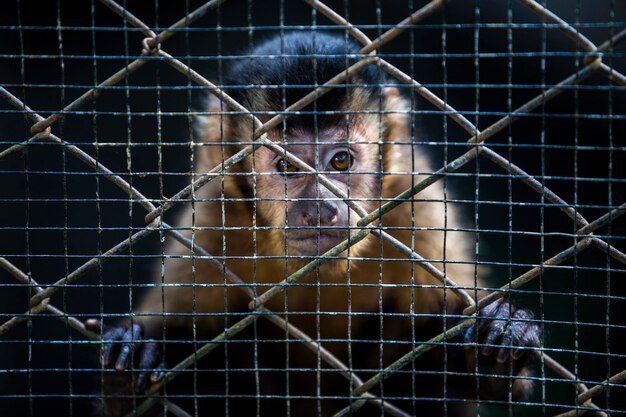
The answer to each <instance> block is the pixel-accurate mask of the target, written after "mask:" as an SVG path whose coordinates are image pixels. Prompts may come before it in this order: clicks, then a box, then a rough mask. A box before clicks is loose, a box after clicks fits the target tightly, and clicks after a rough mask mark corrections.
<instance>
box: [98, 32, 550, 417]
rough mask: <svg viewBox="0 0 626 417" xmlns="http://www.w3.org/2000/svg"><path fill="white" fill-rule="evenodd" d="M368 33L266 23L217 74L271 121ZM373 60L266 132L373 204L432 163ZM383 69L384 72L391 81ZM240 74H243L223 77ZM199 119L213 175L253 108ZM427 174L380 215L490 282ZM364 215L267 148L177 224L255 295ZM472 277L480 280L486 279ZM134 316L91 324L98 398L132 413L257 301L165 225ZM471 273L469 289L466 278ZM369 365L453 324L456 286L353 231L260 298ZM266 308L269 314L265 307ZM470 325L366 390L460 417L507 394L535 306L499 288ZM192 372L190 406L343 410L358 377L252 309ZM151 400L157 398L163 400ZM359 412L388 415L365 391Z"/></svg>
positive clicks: (202, 158) (520, 382)
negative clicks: (424, 183)
mask: <svg viewBox="0 0 626 417" xmlns="http://www.w3.org/2000/svg"><path fill="white" fill-rule="evenodd" d="M358 51H359V46H358V45H357V44H356V43H353V42H352V41H351V40H348V39H346V38H345V37H344V36H343V35H331V34H325V33H320V32H316V33H311V32H307V33H300V32H298V33H291V34H286V35H284V36H281V37H274V38H270V39H268V40H267V41H265V42H263V43H261V44H259V45H258V46H256V47H254V48H253V49H252V50H250V51H248V53H247V55H248V56H250V58H245V59H242V60H241V61H238V62H237V63H234V64H233V65H231V66H230V68H229V71H228V74H229V77H228V79H227V80H225V84H226V86H225V88H224V90H225V91H226V92H227V93H228V94H229V95H230V96H231V97H233V98H234V99H235V100H237V101H238V102H239V103H240V104H242V105H243V106H244V107H245V108H247V109H249V110H250V111H251V112H252V113H254V114H255V116H257V117H258V118H259V119H260V120H261V121H262V122H265V121H267V120H269V119H270V118H271V117H272V116H273V115H275V114H277V113H280V112H281V111H284V110H285V108H287V107H288V106H289V105H291V104H293V103H294V102H296V101H297V100H298V99H300V98H301V97H303V96H304V95H306V94H307V93H309V92H310V91H311V90H312V89H313V88H314V86H316V85H319V84H323V83H324V82H326V81H327V80H329V79H331V78H332V77H334V76H335V75H337V74H339V73H341V72H342V71H345V70H346V68H348V67H349V66H350V65H351V64H353V63H355V62H356V60H357V56H358ZM385 82H386V78H385V76H384V75H383V74H382V71H381V70H380V69H379V68H377V66H376V65H375V64H372V65H369V66H366V67H364V68H363V69H362V70H360V71H359V72H358V73H356V74H353V75H351V76H350V77H348V79H347V80H346V82H345V84H342V85H340V86H338V87H336V88H333V89H332V90H330V91H328V92H326V93H325V94H324V95H322V96H320V97H319V98H318V99H317V100H316V101H315V102H314V103H312V104H310V105H309V106H308V107H306V108H304V109H303V110H302V111H300V112H297V113H295V114H291V115H289V117H288V118H287V119H286V121H285V122H284V123H283V124H281V125H280V126H278V127H276V128H275V129H273V130H270V131H269V132H267V135H268V138H269V139H271V140H273V141H275V142H276V143H278V144H280V145H281V146H283V147H284V148H285V149H286V150H287V151H288V152H290V153H292V154H293V155H295V156H297V157H298V158H300V159H301V160H302V161H304V162H306V163H307V164H308V165H309V166H311V167H314V168H315V169H316V170H317V172H320V173H322V174H323V175H325V176H326V178H328V179H329V180H330V181H331V182H332V183H333V184H334V185H335V186H336V187H338V188H339V189H341V190H343V191H344V192H345V193H346V194H347V195H348V196H349V198H350V199H353V200H354V201H357V202H358V204H360V205H361V206H363V207H364V208H365V209H366V210H367V211H368V212H371V211H374V210H376V209H378V208H379V207H380V206H381V204H383V203H384V202H385V201H387V199H391V198H394V197H396V196H397V195H399V194H400V193H401V192H403V191H405V190H406V189H407V188H409V187H411V186H412V185H414V184H416V183H417V182H419V181H420V180H422V179H423V178H424V177H425V176H426V175H428V173H430V172H433V168H432V166H431V162H430V160H429V157H428V156H427V154H426V153H425V151H424V150H423V149H421V148H419V147H417V146H415V145H414V144H413V135H412V129H411V128H410V126H411V114H410V110H411V107H410V105H409V103H408V101H407V99H405V98H404V97H402V95H401V94H400V93H399V91H398V90H397V89H396V88H394V87H383V86H381V84H383V85H384V83H385ZM387 82H388V81H387ZM234 86H244V88H229V87H234ZM207 106H208V108H207V109H206V110H207V113H208V116H206V117H204V120H202V122H201V123H200V125H199V129H200V131H201V134H200V135H199V140H198V144H197V145H198V146H197V153H196V159H195V161H194V166H195V171H196V173H198V174H202V173H206V172H208V171H209V170H211V169H212V168H214V167H215V166H217V165H219V164H221V163H222V162H223V161H224V160H226V159H227V158H229V157H231V156H232V155H234V154H236V153H237V152H238V151H239V150H241V149H242V148H243V147H245V146H246V145H248V144H250V142H251V141H252V140H253V139H254V124H253V122H252V120H251V117H250V115H246V114H241V113H240V112H239V113H237V112H229V111H228V109H227V108H226V107H225V106H224V105H220V101H219V100H217V99H209V101H208V104H207ZM445 198H446V194H444V189H443V187H442V185H441V183H440V182H439V183H435V184H434V185H431V186H429V187H428V188H426V189H425V190H424V191H421V192H420V193H419V194H417V195H416V196H414V197H413V198H410V199H409V200H408V201H406V202H403V203H402V204H400V205H399V206H398V207H396V208H394V209H393V210H391V211H390V212H389V213H388V214H386V215H384V216H383V217H382V219H381V220H380V221H379V222H378V223H377V224H376V225H375V226H376V227H380V228H382V229H384V230H385V231H386V232H387V233H389V234H390V235H391V236H393V237H395V238H396V239H398V240H399V241H401V242H403V243H404V244H405V245H407V246H408V247H410V248H412V249H413V250H414V251H415V252H416V253H418V254H419V255H421V256H422V257H424V258H425V259H426V260H427V261H429V262H431V263H432V264H433V265H434V266H436V267H437V268H439V269H441V270H442V271H444V272H445V274H446V275H447V276H449V277H450V278H451V279H453V280H454V281H455V282H456V283H457V284H459V285H461V286H463V287H466V288H468V291H469V292H470V293H471V294H472V295H474V296H477V295H479V292H478V291H479V290H478V289H480V287H482V286H483V284H482V281H481V280H480V276H479V275H480V274H479V273H478V271H477V270H476V266H475V264H474V263H472V262H471V261H472V259H473V258H472V256H471V255H470V251H469V249H470V248H471V246H472V242H473V241H474V239H475V237H474V236H473V235H472V234H470V233H468V232H462V231H458V229H459V228H461V227H462V225H461V223H460V221H459V215H458V214H457V212H456V210H455V207H454V206H453V205H451V204H446V203H445ZM359 219H360V217H359V216H358V215H357V214H356V213H355V212H354V211H352V210H351V209H349V207H348V205H347V204H346V203H345V202H344V201H342V200H341V199H340V198H338V197H336V196H335V195H334V194H332V193H331V192H330V191H328V190H327V189H326V188H325V187H323V186H321V185H320V184H319V182H318V181H317V178H316V175H315V174H311V173H307V172H303V171H302V170H299V169H298V168H297V167H296V166H295V165H293V164H292V163H290V162H289V161H287V159H286V158H285V156H284V155H279V154H276V153H274V152H272V151H271V150H269V149H267V148H265V147H260V148H259V149H258V150H257V151H256V152H255V153H254V154H253V155H252V156H250V157H248V158H246V159H244V160H243V161H242V162H240V163H239V164H237V165H235V166H233V167H232V168H231V169H229V170H228V171H226V172H224V175H223V176H221V177H219V178H216V179H214V180H213V181H211V182H210V183H209V184H207V185H206V186H204V187H202V188H200V189H199V190H196V191H195V194H194V198H193V202H192V203H190V204H188V205H187V207H186V208H185V211H184V213H183V214H182V215H181V216H180V217H179V218H178V221H177V224H176V225H177V226H178V227H180V228H185V235H186V236H187V237H189V238H190V239H193V242H194V245H195V246H199V247H202V248H204V249H205V250H206V251H208V252H209V253H210V254H211V255H212V256H215V257H216V258H217V259H219V260H220V262H222V261H223V263H222V265H223V266H224V267H226V268H228V269H229V270H231V271H232V272H234V273H235V274H236V275H237V276H238V277H240V278H241V279H242V280H243V281H244V282H245V283H247V284H248V287H247V288H252V289H253V291H254V293H255V294H256V295H257V296H258V295H260V294H262V293H263V292H265V291H267V290H268V289H269V288H271V287H272V286H273V285H275V284H277V283H279V282H281V281H282V280H284V279H285V278H286V277H287V276H289V275H290V274H292V273H293V272H295V271H297V270H298V269H299V268H301V267H302V266H304V265H306V264H307V263H308V262H310V261H312V260H313V259H315V258H317V257H319V256H321V255H323V254H324V253H325V252H326V251H328V250H329V249H331V248H332V247H334V246H335V245H337V244H339V243H341V242H342V241H345V240H346V239H348V238H349V237H350V236H354V234H355V233H357V231H358V230H359V228H357V227H356V225H357V221H358V220H359ZM476 277H478V278H476ZM153 282H154V286H152V287H150V288H149V289H148V290H147V293H146V294H145V295H144V296H143V297H142V299H141V301H140V303H139V305H138V307H137V308H136V310H135V311H134V312H133V317H132V320H127V321H124V322H122V323H117V324H112V323H106V324H103V323H101V322H100V321H99V320H95V319H94V320H89V321H88V327H89V328H91V329H93V330H96V331H99V332H102V338H103V340H105V341H107V343H104V344H102V349H101V352H100V360H101V362H102V366H103V367H104V368H106V369H105V372H104V373H103V375H102V380H103V387H102V391H101V393H102V398H103V399H102V401H101V402H102V405H103V407H102V410H100V412H101V413H102V414H105V415H108V416H118V415H124V414H125V413H127V412H129V411H132V409H133V407H136V406H137V405H138V404H140V403H141V402H142V401H143V399H144V398H145V394H144V392H145V390H146V388H148V387H149V386H150V385H151V384H154V383H156V382H158V381H159V379H160V378H162V375H163V373H164V370H165V369H167V366H166V365H164V364H165V363H167V364H168V365H169V366H172V365H174V364H176V363H178V361H179V360H180V359H181V358H184V357H185V356H186V355H189V354H191V353H193V351H194V349H197V348H198V347H199V346H201V345H202V344H204V343H206V342H207V341H210V340H211V339H212V338H214V337H215V336H217V335H219V334H220V333H222V332H224V331H225V329H227V328H228V327H229V326H231V325H232V324H234V323H236V322H238V321H239V320H241V319H242V318H243V317H245V316H246V315H248V314H250V313H251V311H250V309H249V306H248V305H249V303H250V301H251V298H250V296H249V295H248V294H247V293H246V292H245V291H244V290H245V288H242V285H235V284H232V283H231V282H230V281H229V280H228V278H227V277H226V276H225V272H224V269H223V268H218V267H216V264H215V263H214V262H210V261H209V260H207V259H206V257H201V256H192V253H191V251H190V249H188V248H187V247H186V246H184V245H182V244H181V243H179V242H177V241H174V240H170V241H169V242H168V243H167V245H166V248H165V250H164V256H163V258H162V261H161V262H159V264H158V265H157V267H156V273H155V274H154V280H153ZM474 289H477V290H474ZM265 306H266V307H267V308H268V309H269V310H271V311H272V312H274V313H276V314H278V315H280V316H281V317H282V318H284V319H286V320H287V322H288V323H289V324H290V325H294V326H296V327H297V328H298V329H300V330H301V331H303V332H304V333H306V335H307V336H308V337H309V338H310V340H314V341H319V342H320V344H321V346H322V347H323V348H325V349H327V350H328V351H330V352H331V353H332V354H333V355H335V356H336V357H337V358H338V359H339V360H341V361H342V362H343V363H344V364H345V365H346V366H348V367H349V368H350V369H352V370H354V372H355V375H357V376H358V377H360V378H361V379H363V380H365V379H367V378H370V377H371V376H373V375H375V374H376V373H378V372H380V371H381V370H382V369H384V368H385V367H386V366H388V365H389V364H391V363H393V362H394V361H395V360H397V359H398V358H400V357H401V356H402V355H404V354H406V353H408V352H410V351H411V349H413V348H415V347H416V346H417V345H419V344H422V343H424V342H426V341H428V340H429V339H430V338H432V337H433V336H436V335H438V334H440V333H442V332H443V331H444V330H445V329H449V328H451V327H452V326H454V325H455V324H458V323H459V322H460V321H461V320H462V319H463V316H462V311H463V308H464V307H466V306H465V305H464V304H463V302H462V301H461V299H460V298H459V297H458V296H457V295H456V294H455V293H454V292H452V291H450V290H449V289H448V290H446V289H444V288H443V286H442V285H441V284H440V283H439V281H437V280H436V279H435V278H433V277H432V276H431V275H430V274H429V273H428V272H426V271H425V270H424V269H422V268H421V267H420V266H419V264H418V262H416V260H415V259H413V260H410V259H408V257H407V256H406V255H405V254H403V253H401V252H400V251H399V250H398V249H396V248H394V247H393V246H391V245H390V244H388V243H387V242H384V241H381V240H380V239H379V238H377V237H375V236H372V235H370V236H368V237H367V238H365V239H363V240H361V241H360V242H358V243H355V244H353V245H351V246H350V247H349V249H348V250H346V251H344V252H343V253H341V254H340V255H339V256H337V257H335V258H333V259H331V260H328V261H326V262H324V263H322V264H321V265H320V266H319V267H318V268H314V269H313V270H312V271H311V272H310V273H309V274H308V276H306V277H305V278H303V279H302V280H300V281H298V283H297V284H292V285H289V286H287V287H286V288H285V291H284V292H282V293H280V294H279V295H278V296H275V297H274V298H272V299H271V300H270V301H269V302H267V303H266V305H265ZM255 314H259V313H255ZM478 316H479V319H478V321H477V323H476V324H475V325H474V326H473V327H471V328H470V329H469V330H468V331H467V333H466V334H465V336H461V337H458V338H453V339H451V340H448V342H447V343H446V344H445V346H438V347H436V348H434V349H432V350H431V351H429V352H427V353H425V354H423V355H421V356H419V357H418V358H417V359H416V360H414V361H413V362H412V363H411V364H410V365H408V366H406V367H405V368H404V369H401V370H399V371H396V372H395V373H394V374H393V375H390V376H389V378H387V379H385V380H384V381H383V382H381V383H380V384H378V385H376V386H375V387H374V388H373V389H372V390H371V391H370V393H371V394H373V395H375V396H378V397H379V398H383V399H384V400H385V401H388V402H389V403H391V404H393V405H394V406H396V407H398V408H401V409H403V410H404V411H405V412H406V413H408V414H413V415H415V414H419V415H428V416H436V415H449V416H457V415H461V416H466V415H475V414H477V405H478V404H479V403H483V402H491V403H495V404H501V405H503V404H504V405H506V404H510V402H512V401H513V402H515V401H519V400H524V399H525V398H527V396H528V395H529V392H530V390H531V383H530V381H529V379H528V378H527V377H528V376H529V375H531V365H532V363H531V362H532V360H531V359H532V357H533V356H534V355H533V352H532V350H533V348H536V347H538V346H539V343H540V331H539V328H538V326H537V325H536V324H534V323H533V322H532V320H531V319H532V314H531V313H530V312H529V311H527V310H525V309H521V308H518V307H516V306H514V305H513V304H512V303H511V302H509V301H508V300H507V299H502V300H499V301H496V302H494V303H493V304H490V305H488V306H487V307H485V308H484V309H482V310H481V311H480V312H479V314H478ZM191 371H192V372H182V374H181V375H179V376H178V377H177V378H175V379H173V380H172V381H170V382H168V383H167V384H166V387H165V394H166V395H167V396H168V399H170V400H172V403H174V404H176V405H178V406H181V407H182V408H185V409H186V410H187V411H188V412H190V413H192V414H194V415H225V414H229V415H236V416H239V415H253V414H256V415H270V416H277V415H286V414H291V415H297V416H308V415H311V416H313V415H322V416H326V415H333V414H334V413H336V412H337V411H339V410H341V409H343V408H344V407H346V406H349V405H350V404H351V403H353V402H354V401H355V399H356V398H357V397H354V396H351V391H352V390H353V389H354V386H353V385H351V383H350V381H348V380H347V379H346V378H345V377H343V376H342V375H341V374H340V372H338V371H337V370H335V369H334V368H332V367H330V366H328V365H326V364H325V362H324V361H323V360H322V359H321V358H320V355H319V353H315V352H312V351H311V349H310V348H307V347H306V346H304V343H303V342H302V341H301V340H299V339H296V338H294V337H292V336H290V335H288V332H287V330H286V327H284V326H282V327H279V326H276V324H275V323H271V322H270V321H268V320H266V319H265V318H263V317H259V318H258V319H257V320H256V321H255V322H254V324H252V325H250V326H249V327H248V328H247V329H246V330H244V331H243V332H241V333H239V334H237V335H236V336H235V337H233V338H231V339H229V340H228V341H227V342H222V346H220V347H218V348H217V349H216V350H215V351H213V352H211V353H210V354H208V355H207V356H206V357H205V358H204V359H203V360H201V361H200V362H199V363H198V365H197V366H196V367H195V368H194V367H192V368H191ZM152 412H157V413H163V406H162V405H157V406H155V407H153V410H152ZM358 414H359V415H367V414H374V415H380V414H381V409H380V408H379V407H377V406H372V405H370V404H366V405H365V406H364V407H363V408H362V409H361V410H359V411H358Z"/></svg>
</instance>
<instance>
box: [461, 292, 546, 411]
mask: <svg viewBox="0 0 626 417" xmlns="http://www.w3.org/2000/svg"><path fill="white" fill-rule="evenodd" d="M532 318H533V314H532V313H531V312H530V311H529V310H525V309H522V308H517V307H515V306H514V305H513V304H511V303H510V302H508V301H507V300H505V299H500V300H498V301H495V302H493V303H491V304H489V305H488V306H486V307H485V308H483V309H482V310H480V311H479V314H478V320H477V322H476V324H475V325H474V326H472V327H470V328H469V330H468V331H467V332H466V333H465V343H466V348H465V356H466V361H467V366H468V370H469V371H471V372H478V373H479V374H480V375H481V377H480V389H479V394H480V396H481V397H482V398H485V399H494V400H506V399H507V398H508V393H509V389H510V390H511V393H512V396H513V398H514V399H518V400H519V399H523V398H526V397H527V396H528V395H529V394H530V391H531V388H532V382H531V381H530V380H529V379H527V378H526V377H528V376H529V375H530V374H531V363H532V359H533V357H534V355H533V352H532V349H533V348H537V347H539V346H540V335H541V331H540V329H539V327H538V326H537V325H536V324H535V323H532Z"/></svg>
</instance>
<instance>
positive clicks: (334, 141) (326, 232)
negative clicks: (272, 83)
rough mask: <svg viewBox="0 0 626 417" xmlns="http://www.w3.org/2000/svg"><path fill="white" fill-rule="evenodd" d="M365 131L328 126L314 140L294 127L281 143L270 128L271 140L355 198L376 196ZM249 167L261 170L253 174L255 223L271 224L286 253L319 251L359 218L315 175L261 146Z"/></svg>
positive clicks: (374, 157) (373, 158)
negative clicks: (320, 182) (255, 200)
mask: <svg viewBox="0 0 626 417" xmlns="http://www.w3.org/2000/svg"><path fill="white" fill-rule="evenodd" d="M353 126H354V125H353ZM367 131H372V129H368V130H367ZM365 132H366V130H364V129H359V128H355V129H352V130H351V131H350V132H349V134H348V133H347V132H346V130H345V129H338V128H333V129H326V130H321V131H319V132H318V133H317V138H316V135H315V134H311V133H310V132H305V131H300V132H298V131H295V132H293V133H292V134H291V135H289V137H287V138H286V143H285V139H283V138H282V137H276V136H277V133H275V132H274V133H272V134H270V138H272V139H273V140H274V141H276V142H279V143H280V142H282V143H283V145H284V146H285V148H286V150H287V151H288V152H290V153H292V154H293V155H295V156H297V157H298V158H300V159H301V160H303V161H304V162H306V163H307V164H308V165H309V166H311V167H314V168H315V169H316V170H317V172H319V173H322V174H323V175H324V176H325V177H326V178H328V179H329V180H330V181H331V182H332V183H333V184H334V185H335V186H336V187H337V188H339V189H341V190H342V191H343V192H345V193H346V194H347V195H348V196H349V198H350V199H354V200H357V201H358V200H360V199H367V200H371V199H372V198H375V197H377V196H379V195H380V183H381V181H380V175H379V172H380V167H379V159H378V154H379V151H378V145H375V144H372V143H371V141H372V140H373V139H372V138H369V137H368V135H365V134H364V133H365ZM280 136H282V134H281V135H280ZM374 142H375V140H374ZM254 170H255V171H256V172H258V173H260V174H261V175H258V176H257V177H256V197H257V215H258V222H259V223H260V224H264V225H268V226H272V227H275V228H276V230H277V232H278V233H281V234H282V236H283V238H284V239H280V240H281V241H282V242H286V244H287V247H288V250H289V253H290V254H300V255H316V254H323V253H325V252H326V251H328V250H329V249H330V248H332V247H333V246H335V245H337V244H339V243H340V242H342V241H344V240H346V239H348V237H349V235H350V234H351V233H354V232H355V229H354V226H355V225H356V222H357V221H358V220H359V216H358V215H357V214H356V213H355V212H354V211H352V210H350V209H349V207H348V205H347V204H346V203H345V202H344V201H343V200H341V199H340V198H338V197H337V196H335V195H334V194H333V193H332V192H330V191H329V190H328V189H326V188H325V187H324V186H322V185H320V184H319V182H318V181H317V175H316V174H315V173H305V172H302V171H300V170H299V169H298V168H297V167H296V166H294V165H292V164H291V163H289V162H288V161H287V160H286V159H285V158H284V157H283V156H281V155H277V154H275V153H273V152H272V151H270V150H268V149H265V148H263V149H260V150H259V151H257V152H256V154H255V160H254ZM359 204H361V205H365V206H366V207H367V203H364V202H362V201H361V202H359ZM372 208H373V207H372ZM370 209H371V208H370ZM283 246H284V245H283Z"/></svg>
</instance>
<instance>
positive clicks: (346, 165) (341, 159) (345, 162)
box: [330, 151, 353, 171]
mask: <svg viewBox="0 0 626 417" xmlns="http://www.w3.org/2000/svg"><path fill="white" fill-rule="evenodd" d="M352 162H353V160H352V155H350V152H345V151H344V152H337V153H336V154H335V156H333V159H331V160H330V164H331V165H332V166H333V168H335V169H336V170H337V171H347V170H348V169H350V167H351V166H352Z"/></svg>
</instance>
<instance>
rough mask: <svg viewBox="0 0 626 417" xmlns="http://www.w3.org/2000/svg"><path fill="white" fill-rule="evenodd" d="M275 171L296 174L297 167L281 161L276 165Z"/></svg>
mask: <svg viewBox="0 0 626 417" xmlns="http://www.w3.org/2000/svg"><path fill="white" fill-rule="evenodd" d="M276 169H277V170H278V172H297V171H298V170H299V169H298V167H297V166H295V165H293V164H292V163H291V162H289V161H287V160H286V159H281V160H280V161H278V163H277V164H276Z"/></svg>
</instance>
